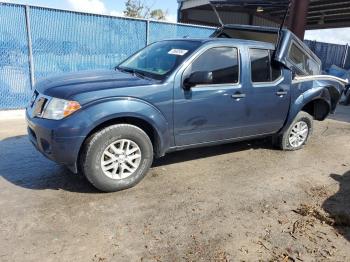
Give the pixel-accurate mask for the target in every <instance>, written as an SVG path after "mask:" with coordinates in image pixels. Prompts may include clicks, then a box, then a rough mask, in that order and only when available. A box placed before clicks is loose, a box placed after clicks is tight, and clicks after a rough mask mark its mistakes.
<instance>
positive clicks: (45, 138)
mask: <svg viewBox="0 0 350 262" xmlns="http://www.w3.org/2000/svg"><path fill="white" fill-rule="evenodd" d="M30 111H31V110H27V111H26V120H27V124H28V127H27V129H28V136H29V140H30V141H31V142H32V144H33V145H34V146H35V148H36V149H37V150H38V151H39V152H41V153H42V154H43V155H44V156H45V157H47V158H48V159H50V160H52V161H54V162H56V163H59V164H62V165H65V166H67V167H68V168H69V169H70V170H71V171H72V172H74V173H77V172H78V169H77V161H78V156H79V151H80V147H81V145H82V144H83V142H84V139H85V137H84V136H74V135H73V136H71V133H72V132H70V130H75V129H74V126H71V127H70V126H69V125H67V123H66V122H65V121H64V120H62V121H55V120H48V119H41V118H37V117H32V116H31V113H30ZM63 130H65V131H63ZM73 133H74V132H73Z"/></svg>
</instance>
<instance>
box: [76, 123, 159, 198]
mask: <svg viewBox="0 0 350 262" xmlns="http://www.w3.org/2000/svg"><path fill="white" fill-rule="evenodd" d="M152 161H153V146H152V142H151V140H150V138H149V137H148V136H147V134H146V133H145V132H144V131H143V130H141V129H140V128H138V127H136V126H133V125H127V124H120V125H113V126H110V127H107V128H105V129H103V130H101V131H99V132H97V133H95V134H94V135H92V136H91V137H90V138H89V139H88V140H87V142H86V143H85V147H84V150H83V154H82V157H81V170H83V173H84V174H85V176H86V178H87V179H88V180H89V181H90V182H91V183H92V184H93V185H94V186H95V187H96V188H98V189H99V190H101V191H104V192H115V191H119V190H123V189H127V188H130V187H133V186H135V185H136V184H137V183H139V182H140V181H141V180H142V179H143V178H144V176H145V175H146V173H147V171H148V170H149V168H150V166H151V164H152Z"/></svg>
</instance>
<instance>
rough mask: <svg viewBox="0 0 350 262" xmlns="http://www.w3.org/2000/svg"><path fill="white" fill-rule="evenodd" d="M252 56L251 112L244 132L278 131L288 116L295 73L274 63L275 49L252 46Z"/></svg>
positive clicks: (250, 60)
mask: <svg viewBox="0 0 350 262" xmlns="http://www.w3.org/2000/svg"><path fill="white" fill-rule="evenodd" d="M248 55H249V58H248V61H249V66H250V70H249V71H250V81H249V86H250V88H249V89H248V94H247V102H248V107H249V110H250V114H249V119H248V126H247V128H246V129H245V130H244V132H245V134H244V135H245V136H252V135H262V134H271V133H276V132H277V131H279V129H280V128H282V127H283V125H284V122H285V120H286V118H287V115H288V111H289V106H290V84H291V78H292V76H291V73H290V71H289V70H287V69H283V68H282V66H281V65H280V64H279V65H277V64H274V63H273V62H272V56H273V52H272V51H271V50H268V49H258V48H250V49H249V52H248ZM247 84H248V83H247Z"/></svg>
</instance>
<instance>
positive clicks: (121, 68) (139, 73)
mask: <svg viewBox="0 0 350 262" xmlns="http://www.w3.org/2000/svg"><path fill="white" fill-rule="evenodd" d="M117 69H118V70H119V71H122V72H126V73H130V74H132V75H134V76H138V77H140V78H148V77H147V76H146V74H145V73H143V72H140V71H138V70H136V69H132V68H126V67H119V66H118V67H117Z"/></svg>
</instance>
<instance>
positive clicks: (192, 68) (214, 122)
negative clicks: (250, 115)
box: [174, 47, 247, 146]
mask: <svg viewBox="0 0 350 262" xmlns="http://www.w3.org/2000/svg"><path fill="white" fill-rule="evenodd" d="M239 57H240V54H239V50H238V49H237V48H235V47H213V48H209V49H207V50H206V51H204V52H203V53H202V54H201V55H199V56H198V57H197V58H195V60H194V61H193V62H192V63H190V65H189V66H188V67H187V69H185V71H184V72H183V75H182V80H181V84H180V86H176V87H175V91H174V134H175V144H176V146H186V145H194V144H200V143H208V142H216V141H222V140H226V139H232V138H238V137H241V136H242V127H243V126H244V125H245V121H246V119H247V110H246V99H245V89H244V88H243V86H242V85H241V81H240V58H239ZM201 72H203V73H204V72H207V73H209V75H211V76H212V79H211V80H210V81H209V82H206V83H205V84H198V85H194V86H192V87H191V88H188V89H184V88H183V83H184V81H186V79H188V77H189V76H191V75H193V73H201Z"/></svg>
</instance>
